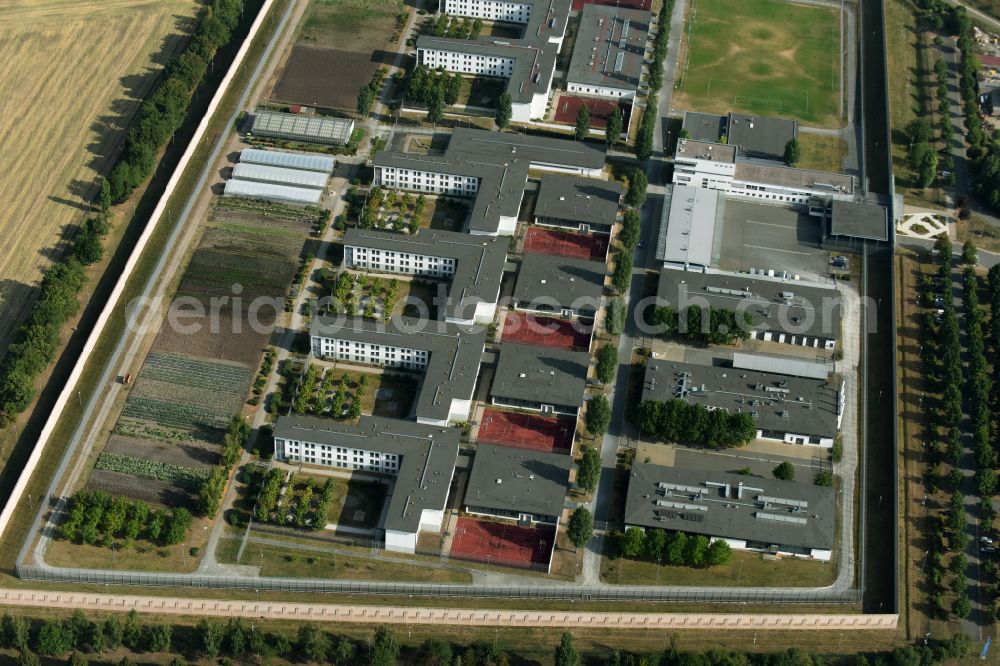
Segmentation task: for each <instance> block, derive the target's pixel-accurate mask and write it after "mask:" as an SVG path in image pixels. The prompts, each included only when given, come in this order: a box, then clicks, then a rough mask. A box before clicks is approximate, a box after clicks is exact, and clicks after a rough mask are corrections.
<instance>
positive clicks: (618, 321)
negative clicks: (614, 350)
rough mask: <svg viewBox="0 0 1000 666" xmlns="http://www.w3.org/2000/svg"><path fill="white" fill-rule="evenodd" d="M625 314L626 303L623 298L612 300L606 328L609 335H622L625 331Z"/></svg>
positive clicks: (609, 304)
mask: <svg viewBox="0 0 1000 666" xmlns="http://www.w3.org/2000/svg"><path fill="white" fill-rule="evenodd" d="M625 314H626V313H625V301H623V300H622V299H621V298H618V297H616V298H612V299H611V300H610V301H609V302H608V311H607V316H606V318H605V320H604V327H605V329H606V330H607V331H608V333H609V334H611V335H621V332H622V331H623V330H625Z"/></svg>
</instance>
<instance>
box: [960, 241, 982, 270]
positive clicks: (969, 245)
mask: <svg viewBox="0 0 1000 666" xmlns="http://www.w3.org/2000/svg"><path fill="white" fill-rule="evenodd" d="M962 263H963V264H968V265H969V266H975V265H976V264H977V263H979V255H978V253H977V252H976V245H975V243H973V242H972V241H971V240H967V241H965V243H963V244H962Z"/></svg>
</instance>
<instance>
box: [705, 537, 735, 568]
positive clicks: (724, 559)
mask: <svg viewBox="0 0 1000 666" xmlns="http://www.w3.org/2000/svg"><path fill="white" fill-rule="evenodd" d="M732 558H733V551H732V548H730V547H729V544H728V543H726V542H725V541H723V540H722V539H716V540H715V541H713V542H712V545H710V546H709V547H708V552H707V553H706V554H705V563H706V564H707V565H708V566H710V567H715V566H719V565H720V564H729V561H730V560H731V559H732Z"/></svg>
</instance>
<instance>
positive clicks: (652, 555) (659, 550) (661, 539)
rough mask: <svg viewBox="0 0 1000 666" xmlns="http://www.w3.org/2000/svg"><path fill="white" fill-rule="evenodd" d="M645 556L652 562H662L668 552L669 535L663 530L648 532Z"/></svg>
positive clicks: (644, 547)
mask: <svg viewBox="0 0 1000 666" xmlns="http://www.w3.org/2000/svg"><path fill="white" fill-rule="evenodd" d="M644 536H645V544H644V545H643V555H645V557H646V559H647V560H649V561H651V562H657V563H658V562H661V561H662V560H663V556H664V555H665V554H666V551H667V533H666V532H664V531H663V530H646V534H645V535H644Z"/></svg>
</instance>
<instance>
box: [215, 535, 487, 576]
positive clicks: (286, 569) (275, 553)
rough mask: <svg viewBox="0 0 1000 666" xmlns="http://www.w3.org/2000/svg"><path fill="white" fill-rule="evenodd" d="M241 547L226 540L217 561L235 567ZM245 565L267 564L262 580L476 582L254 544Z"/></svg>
mask: <svg viewBox="0 0 1000 666" xmlns="http://www.w3.org/2000/svg"><path fill="white" fill-rule="evenodd" d="M239 547H240V540H239V539H234V538H227V539H223V540H222V541H220V542H219V547H218V549H217V551H216V557H217V559H218V560H219V561H220V562H229V563H233V562H235V561H236V554H237V552H239ZM243 563H244V564H250V565H253V566H261V564H263V566H261V570H260V574H261V576H291V577H294V578H329V579H350V580H393V581H395V580H399V581H403V580H405V581H416V582H434V583H471V582H472V576H471V575H470V574H469V573H467V572H465V571H454V570H451V569H438V568H430V567H420V566H411V565H410V564H409V563H407V562H396V561H393V560H390V559H388V558H383V557H379V558H374V557H371V558H368V557H352V556H348V555H334V554H332V553H323V552H319V551H317V550H311V549H310V550H307V549H305V548H302V549H299V548H294V547H289V548H283V547H278V546H270V545H261V544H257V543H252V542H251V543H249V544H247V548H246V551H245V552H244V553H243Z"/></svg>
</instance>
